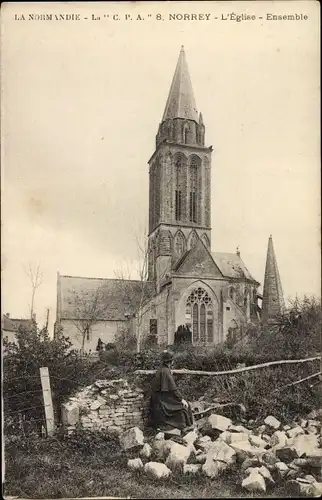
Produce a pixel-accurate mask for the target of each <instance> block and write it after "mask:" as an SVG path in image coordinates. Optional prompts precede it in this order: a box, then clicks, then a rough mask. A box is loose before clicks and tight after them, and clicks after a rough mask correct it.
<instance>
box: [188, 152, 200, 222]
mask: <svg viewBox="0 0 322 500" xmlns="http://www.w3.org/2000/svg"><path fill="white" fill-rule="evenodd" d="M197 182H198V159H197V158H196V157H195V156H193V157H192V158H191V164H190V200H189V202H190V203H189V218H190V222H197V221H198V219H197V217H198V216H197Z"/></svg>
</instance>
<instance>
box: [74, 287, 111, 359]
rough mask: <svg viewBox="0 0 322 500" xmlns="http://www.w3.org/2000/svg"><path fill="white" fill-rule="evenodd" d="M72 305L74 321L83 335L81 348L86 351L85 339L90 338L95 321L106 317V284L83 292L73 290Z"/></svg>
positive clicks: (107, 305) (107, 304)
mask: <svg viewBox="0 0 322 500" xmlns="http://www.w3.org/2000/svg"><path fill="white" fill-rule="evenodd" d="M72 307H73V317H74V319H73V320H72V323H73V324H74V325H75V327H76V328H77V330H78V331H79V333H80V335H81V342H82V348H81V350H82V352H84V347H85V341H86V339H89V335H90V332H91V328H92V327H93V325H94V324H95V323H97V322H98V321H100V320H102V319H104V313H105V312H106V310H107V309H108V307H109V303H108V300H106V295H105V293H104V286H100V287H98V288H96V289H95V290H91V291H88V292H86V293H83V294H79V293H76V292H75V291H73V298H72Z"/></svg>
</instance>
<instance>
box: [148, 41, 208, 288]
mask: <svg viewBox="0 0 322 500" xmlns="http://www.w3.org/2000/svg"><path fill="white" fill-rule="evenodd" d="M211 153H212V147H211V146H210V147H207V146H205V126H204V123H203V118H202V114H201V113H199V114H198V111H197V108H196V102H195V98H194V94H193V90H192V85H191V80H190V75H189V70H188V65H187V62H186V58H185V52H184V48H183V47H181V51H180V54H179V59H178V62H177V66H176V69H175V72H174V76H173V80H172V84H171V87H170V92H169V95H168V99H167V102H166V106H165V110H164V113H163V117H162V120H161V123H160V124H159V128H158V133H157V136H156V149H155V152H154V154H153V155H152V157H151V158H150V160H149V162H148V163H149V167H150V168H149V175H150V178H149V245H148V247H149V279H150V280H156V282H157V288H158V289H160V287H161V286H162V282H164V281H165V280H166V279H167V277H168V276H169V275H171V272H172V271H173V269H174V267H175V265H176V264H177V262H178V261H179V259H180V258H181V257H182V255H183V254H184V253H185V252H186V251H187V250H189V249H190V248H191V247H192V246H194V245H195V244H196V242H197V241H198V238H201V239H202V241H203V242H204V244H205V245H206V246H207V247H208V248H209V249H210V246H211V220H210V212H211Z"/></svg>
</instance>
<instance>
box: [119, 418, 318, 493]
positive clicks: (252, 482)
mask: <svg viewBox="0 0 322 500" xmlns="http://www.w3.org/2000/svg"><path fill="white" fill-rule="evenodd" d="M321 424H322V411H321V410H319V411H318V412H311V414H310V415H308V417H307V419H306V420H302V421H301V422H296V423H295V422H293V424H292V425H285V426H282V424H281V422H280V421H279V420H278V419H276V418H275V417H274V416H273V415H269V416H267V418H265V420H264V422H263V423H262V425H259V426H258V425H256V424H255V422H253V421H249V422H245V425H234V424H233V422H232V420H231V419H229V418H227V417H223V416H221V415H217V414H215V413H213V414H211V415H210V416H209V417H207V418H205V419H203V422H202V423H201V425H200V424H199V425H198V426H197V427H198V428H197V429H196V430H194V431H190V432H188V433H187V434H186V435H185V436H184V438H183V441H182V444H179V443H178V442H176V441H175V438H173V439H168V440H166V439H164V434H163V433H160V432H159V433H158V434H157V435H156V436H155V437H154V438H152V439H146V438H144V436H143V433H142V431H140V429H130V430H128V431H126V432H124V433H123V434H122V435H120V436H119V441H120V446H121V447H122V448H123V450H130V449H131V450H132V452H134V453H136V452H137V454H138V457H137V458H134V459H133V458H131V459H129V460H128V467H129V469H131V470H138V469H142V471H143V473H146V474H149V475H150V476H152V477H154V478H156V479H160V478H164V477H168V476H169V475H171V474H172V473H174V472H178V471H179V472H181V473H182V474H192V475H194V474H203V475H205V476H207V477H209V478H212V479H215V478H217V477H218V475H220V474H221V473H222V472H223V471H227V470H229V469H233V468H235V469H236V468H238V469H239V470H240V472H241V476H242V479H241V484H240V486H241V488H242V489H243V490H245V492H249V493H251V494H253V493H257V492H258V493H265V492H266V490H267V489H270V490H272V489H273V488H274V487H276V486H281V485H284V487H285V492H286V494H288V495H291V496H311V497H319V496H321V495H322V437H321V430H322V425H321Z"/></svg>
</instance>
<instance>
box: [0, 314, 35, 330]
mask: <svg viewBox="0 0 322 500" xmlns="http://www.w3.org/2000/svg"><path fill="white" fill-rule="evenodd" d="M20 325H21V326H25V327H27V328H28V327H30V326H32V320H31V319H26V318H9V316H7V315H6V314H4V315H3V316H2V329H3V330H5V331H7V332H17V331H18V330H19V326H20Z"/></svg>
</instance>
